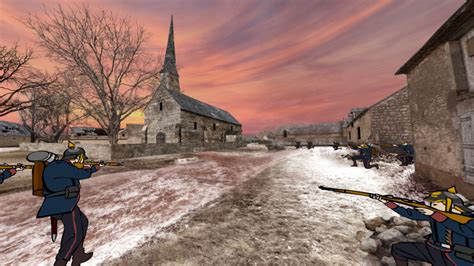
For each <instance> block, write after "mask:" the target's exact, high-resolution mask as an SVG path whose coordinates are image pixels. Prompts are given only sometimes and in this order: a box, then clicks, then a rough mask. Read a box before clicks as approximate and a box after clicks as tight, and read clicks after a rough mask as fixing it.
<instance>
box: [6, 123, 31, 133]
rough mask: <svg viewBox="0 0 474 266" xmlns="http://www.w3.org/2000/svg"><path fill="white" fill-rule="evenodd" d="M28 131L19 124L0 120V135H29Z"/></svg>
mask: <svg viewBox="0 0 474 266" xmlns="http://www.w3.org/2000/svg"><path fill="white" fill-rule="evenodd" d="M29 135H30V133H29V132H28V130H26V128H25V127H24V126H22V125H20V124H17V123H12V122H7V121H0V136H29Z"/></svg>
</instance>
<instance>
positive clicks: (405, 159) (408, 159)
mask: <svg viewBox="0 0 474 266" xmlns="http://www.w3.org/2000/svg"><path fill="white" fill-rule="evenodd" d="M398 147H399V148H400V149H401V150H402V151H403V153H402V154H399V155H397V159H399V160H400V162H401V163H402V164H401V165H400V166H408V165H409V164H412V163H413V157H414V156H415V150H414V149H413V146H412V145H411V144H408V143H407V142H406V141H402V142H401V143H400V145H398Z"/></svg>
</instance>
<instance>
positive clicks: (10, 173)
mask: <svg viewBox="0 0 474 266" xmlns="http://www.w3.org/2000/svg"><path fill="white" fill-rule="evenodd" d="M15 174H16V170H15V169H8V170H5V171H3V172H2V174H1V176H0V184H2V183H3V181H4V180H5V179H7V178H10V177H11V176H13V175H15Z"/></svg>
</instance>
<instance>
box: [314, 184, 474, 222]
mask: <svg viewBox="0 0 474 266" xmlns="http://www.w3.org/2000/svg"><path fill="white" fill-rule="evenodd" d="M319 189H322V190H329V191H333V192H338V193H345V194H352V195H359V196H365V197H370V198H372V197H375V196H376V195H378V194H376V193H368V192H363V191H356V190H348V189H339V188H331V187H325V186H319ZM381 198H382V199H384V200H386V201H389V202H396V203H399V204H402V205H406V206H410V207H414V208H424V209H428V210H432V211H434V212H439V213H441V214H443V215H444V216H446V217H448V218H449V219H451V220H453V221H456V222H458V223H461V224H466V223H468V222H469V221H471V220H474V217H469V216H465V215H462V214H457V213H452V212H445V211H440V210H438V209H435V208H433V207H430V206H428V205H426V204H424V203H423V202H420V201H416V200H411V199H404V198H398V197H394V196H392V195H381Z"/></svg>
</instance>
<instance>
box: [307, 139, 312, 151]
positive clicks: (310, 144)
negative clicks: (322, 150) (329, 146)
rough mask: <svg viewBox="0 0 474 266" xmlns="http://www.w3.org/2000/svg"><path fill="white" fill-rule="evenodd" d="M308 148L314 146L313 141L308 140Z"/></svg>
mask: <svg viewBox="0 0 474 266" xmlns="http://www.w3.org/2000/svg"><path fill="white" fill-rule="evenodd" d="M307 147H308V150H309V149H312V148H313V142H311V141H308V143H307Z"/></svg>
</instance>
